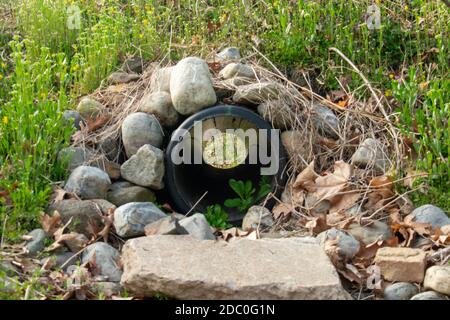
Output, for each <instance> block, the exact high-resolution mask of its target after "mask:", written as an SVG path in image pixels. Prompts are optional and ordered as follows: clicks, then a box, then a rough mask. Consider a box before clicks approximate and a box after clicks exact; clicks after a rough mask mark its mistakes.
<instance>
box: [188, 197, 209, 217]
mask: <svg viewBox="0 0 450 320" xmlns="http://www.w3.org/2000/svg"><path fill="white" fill-rule="evenodd" d="M207 194H208V191H205V193H204V194H203V195H202V196H201V197H200V198H199V199H198V200H197V202H196V203H194V205H193V206H192V207H191V209H189V211H188V212H187V213H186V214H185V215H184V216H185V217H187V216H188V215H189V213H191V212H192V210H194V209H195V207H196V206H197V205H198V204H199V203H200V201H202V200H203V198H204V197H205V196H206V195H207Z"/></svg>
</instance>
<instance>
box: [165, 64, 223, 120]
mask: <svg viewBox="0 0 450 320" xmlns="http://www.w3.org/2000/svg"><path fill="white" fill-rule="evenodd" d="M170 95H171V97H172V103H173V107H174V108H175V110H176V111H178V112H179V113H181V114H183V115H190V114H193V113H195V112H197V111H200V110H201V109H203V108H206V107H209V106H212V105H214V104H215V103H216V101H217V97H216V92H215V91H214V88H213V83H212V79H211V74H210V72H209V68H208V65H207V64H206V62H205V61H204V60H202V59H200V58H197V57H188V58H185V59H183V60H181V61H180V62H178V64H177V65H176V66H175V68H174V69H173V71H172V75H171V77H170Z"/></svg>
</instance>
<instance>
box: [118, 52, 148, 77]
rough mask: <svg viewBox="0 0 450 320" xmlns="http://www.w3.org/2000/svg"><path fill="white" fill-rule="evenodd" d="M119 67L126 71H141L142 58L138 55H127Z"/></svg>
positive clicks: (142, 65) (142, 66)
mask: <svg viewBox="0 0 450 320" xmlns="http://www.w3.org/2000/svg"><path fill="white" fill-rule="evenodd" d="M121 69H122V71H124V72H128V73H142V71H143V69H144V60H142V58H141V57H139V56H133V57H128V58H127V59H125V61H124V62H123V65H122V68H121Z"/></svg>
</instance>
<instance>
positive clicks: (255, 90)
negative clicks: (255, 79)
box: [233, 82, 281, 105]
mask: <svg viewBox="0 0 450 320" xmlns="http://www.w3.org/2000/svg"><path fill="white" fill-rule="evenodd" d="M280 90H281V87H280V85H279V84H278V83H274V82H259V83H252V84H248V85H243V86H239V87H237V89H236V92H235V93H234V95H233V101H234V102H235V103H237V104H256V105H257V104H261V103H263V102H265V101H267V100H277V99H278V95H279V94H280Z"/></svg>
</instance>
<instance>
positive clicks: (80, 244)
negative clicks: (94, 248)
mask: <svg viewBox="0 0 450 320" xmlns="http://www.w3.org/2000/svg"><path fill="white" fill-rule="evenodd" d="M88 241H89V239H88V238H87V237H86V236H85V235H84V234H82V233H75V234H73V238H71V239H68V240H65V241H64V244H65V245H66V246H67V248H69V250H70V251H72V252H73V253H77V252H78V251H80V250H81V249H83V248H84V246H85V245H86V244H87V243H88Z"/></svg>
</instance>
